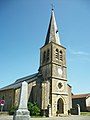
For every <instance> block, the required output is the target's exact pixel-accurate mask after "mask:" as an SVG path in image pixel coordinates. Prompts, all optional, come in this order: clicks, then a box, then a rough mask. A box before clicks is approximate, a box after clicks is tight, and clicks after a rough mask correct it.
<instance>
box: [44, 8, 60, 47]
mask: <svg viewBox="0 0 90 120" xmlns="http://www.w3.org/2000/svg"><path fill="white" fill-rule="evenodd" d="M51 41H52V42H54V43H57V44H59V45H60V38H59V33H58V29H57V25H56V20H55V15H54V9H53V8H52V14H51V19H50V23H49V28H48V32H47V36H46V41H45V45H47V44H48V43H50V42H51Z"/></svg>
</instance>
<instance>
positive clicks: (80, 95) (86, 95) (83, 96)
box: [72, 93, 90, 99]
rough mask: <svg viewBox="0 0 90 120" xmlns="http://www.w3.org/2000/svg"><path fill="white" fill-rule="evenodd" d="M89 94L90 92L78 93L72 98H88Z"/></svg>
mask: <svg viewBox="0 0 90 120" xmlns="http://www.w3.org/2000/svg"><path fill="white" fill-rule="evenodd" d="M89 96H90V93H87V94H77V95H72V99H79V98H87V97H89Z"/></svg>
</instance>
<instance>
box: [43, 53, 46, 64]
mask: <svg viewBox="0 0 90 120" xmlns="http://www.w3.org/2000/svg"><path fill="white" fill-rule="evenodd" d="M45 59H46V51H44V53H43V63H44V62H45Z"/></svg>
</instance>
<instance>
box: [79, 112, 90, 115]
mask: <svg viewBox="0 0 90 120" xmlns="http://www.w3.org/2000/svg"><path fill="white" fill-rule="evenodd" d="M81 115H84V116H90V112H81Z"/></svg>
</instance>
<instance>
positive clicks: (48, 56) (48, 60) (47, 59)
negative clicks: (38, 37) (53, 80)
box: [47, 49, 49, 61]
mask: <svg viewBox="0 0 90 120" xmlns="http://www.w3.org/2000/svg"><path fill="white" fill-rule="evenodd" d="M47 61H49V49H48V50H47Z"/></svg>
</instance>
